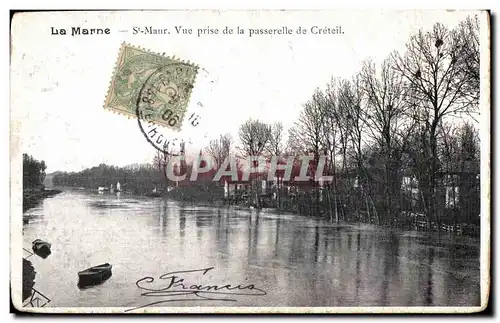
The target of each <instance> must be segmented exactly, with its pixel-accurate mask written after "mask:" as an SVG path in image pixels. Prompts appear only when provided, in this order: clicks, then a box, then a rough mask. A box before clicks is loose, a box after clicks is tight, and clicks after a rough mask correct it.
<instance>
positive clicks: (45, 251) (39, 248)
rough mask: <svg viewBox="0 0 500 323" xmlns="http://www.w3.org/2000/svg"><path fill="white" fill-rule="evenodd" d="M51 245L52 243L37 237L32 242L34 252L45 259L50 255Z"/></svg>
mask: <svg viewBox="0 0 500 323" xmlns="http://www.w3.org/2000/svg"><path fill="white" fill-rule="evenodd" d="M50 247H51V244H50V243H48V242H47V241H43V240H42V239H36V240H34V241H33V242H32V249H33V252H34V253H35V254H37V255H38V256H40V257H42V258H44V259H45V258H47V257H48V256H49V255H50V253H51V251H50Z"/></svg>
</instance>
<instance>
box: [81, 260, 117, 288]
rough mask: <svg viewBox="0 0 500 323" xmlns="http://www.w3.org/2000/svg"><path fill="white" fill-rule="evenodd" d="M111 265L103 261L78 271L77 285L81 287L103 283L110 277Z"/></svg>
mask: <svg viewBox="0 0 500 323" xmlns="http://www.w3.org/2000/svg"><path fill="white" fill-rule="evenodd" d="M112 267H113V266H111V265H110V264H109V263H104V264H101V265H98V266H94V267H90V268H87V269H85V270H82V271H80V272H78V287H80V288H83V287H87V286H94V285H98V284H101V283H103V282H104V281H106V280H107V279H108V278H109V277H111V275H112V274H111V268H112Z"/></svg>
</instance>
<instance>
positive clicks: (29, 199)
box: [23, 190, 62, 213]
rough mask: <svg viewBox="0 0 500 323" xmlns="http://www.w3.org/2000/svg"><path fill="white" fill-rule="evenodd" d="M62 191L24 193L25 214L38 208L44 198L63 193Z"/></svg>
mask: <svg viewBox="0 0 500 323" xmlns="http://www.w3.org/2000/svg"><path fill="white" fill-rule="evenodd" d="M61 192H62V191H60V190H44V191H39V192H25V193H23V213H24V212H26V211H27V210H29V209H31V208H34V207H36V206H37V205H38V204H39V203H40V201H41V200H43V199H44V198H47V197H50V196H54V195H57V194H59V193H61Z"/></svg>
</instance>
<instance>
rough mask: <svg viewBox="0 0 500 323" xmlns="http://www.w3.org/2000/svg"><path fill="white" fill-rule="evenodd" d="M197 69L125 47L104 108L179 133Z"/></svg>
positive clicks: (134, 48) (173, 60)
mask: <svg viewBox="0 0 500 323" xmlns="http://www.w3.org/2000/svg"><path fill="white" fill-rule="evenodd" d="M197 72H198V67H197V66H196V65H193V64H191V63H189V62H187V63H186V62H183V61H181V60H179V59H176V58H175V57H174V58H171V57H167V56H165V55H161V54H156V53H152V52H150V51H147V50H145V49H141V48H138V47H135V46H131V45H129V44H125V43H124V44H122V46H121V48H120V53H119V55H118V62H117V63H116V66H115V70H114V73H113V76H112V80H111V84H110V87H109V90H108V94H107V96H106V102H105V104H104V108H106V109H109V110H111V111H113V112H117V113H120V114H124V115H126V116H129V117H137V118H141V119H143V120H146V121H148V122H151V123H154V124H157V125H160V126H165V127H168V128H171V129H173V130H180V129H181V126H182V122H183V119H184V115H185V113H186V110H187V107H188V103H189V98H190V95H191V92H192V89H193V86H194V83H195V78H196V74H197Z"/></svg>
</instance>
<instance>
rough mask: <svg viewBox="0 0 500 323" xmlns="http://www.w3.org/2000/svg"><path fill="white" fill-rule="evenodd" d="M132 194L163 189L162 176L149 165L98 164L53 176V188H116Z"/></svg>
mask: <svg viewBox="0 0 500 323" xmlns="http://www.w3.org/2000/svg"><path fill="white" fill-rule="evenodd" d="M118 182H119V183H120V186H121V189H122V190H124V191H127V192H130V193H133V194H146V193H150V192H152V191H153V190H154V189H155V188H157V190H160V189H162V188H164V187H165V185H166V184H165V181H163V175H162V173H161V172H159V171H158V169H156V168H155V167H153V165H151V164H134V165H129V166H125V167H116V166H109V165H106V164H100V165H99V166H97V167H92V168H87V169H84V170H82V171H80V172H58V173H57V174H55V175H54V177H53V179H52V183H53V185H54V186H63V187H75V188H80V187H82V188H87V189H97V188H98V187H110V186H111V185H113V187H116V184H117V183H118Z"/></svg>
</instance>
